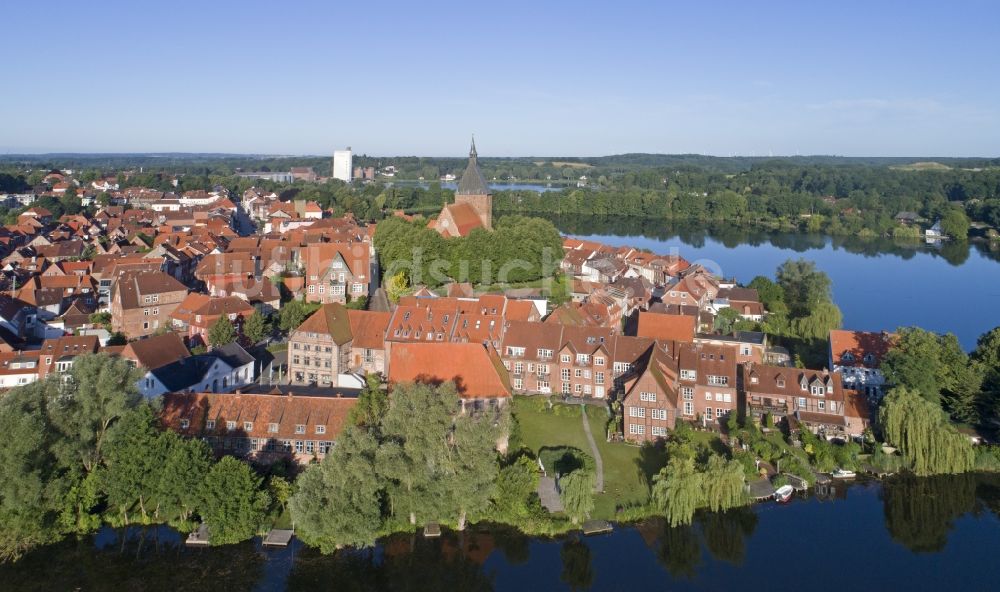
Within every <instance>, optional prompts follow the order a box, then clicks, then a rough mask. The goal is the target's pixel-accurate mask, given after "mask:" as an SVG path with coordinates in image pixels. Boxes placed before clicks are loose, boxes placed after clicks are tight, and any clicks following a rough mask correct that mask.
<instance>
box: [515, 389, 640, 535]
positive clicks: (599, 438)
mask: <svg viewBox="0 0 1000 592" xmlns="http://www.w3.org/2000/svg"><path fill="white" fill-rule="evenodd" d="M513 411H514V416H515V417H516V418H517V421H518V425H519V427H520V438H521V443H522V444H523V445H524V446H525V447H527V448H529V449H530V450H531V451H532V452H534V453H535V454H536V455H537V454H538V451H539V450H540V449H542V448H544V447H546V446H549V447H555V446H573V447H575V448H579V449H580V450H582V451H584V452H586V453H587V454H592V453H591V449H590V444H588V442H587V437H586V435H585V434H584V432H583V422H582V421H581V419H580V408H579V406H578V405H564V404H561V403H557V404H555V405H554V406H553V408H552V409H548V408H547V407H546V405H545V399H544V398H542V397H524V396H519V397H514V407H513ZM587 419H588V421H589V422H590V429H591V432H592V433H593V434H594V440H595V441H596V442H597V449H598V450H599V451H600V453H601V459H602V460H603V461H604V493H603V494H598V495H597V496H596V497H595V498H594V514H593V517H594V518H603V519H613V518H614V517H615V508H616V506H618V505H635V504H642V503H645V501H646V499H647V497H648V491H649V490H648V488H647V487H646V483H645V481H644V478H643V476H642V471H641V470H640V468H639V459H640V452H641V449H640V448H639V447H637V446H631V445H629V444H622V443H617V442H615V443H612V442H608V441H607V438H606V437H605V425H606V423H607V414H606V412H605V410H604V409H602V408H600V407H595V406H589V407H587Z"/></svg>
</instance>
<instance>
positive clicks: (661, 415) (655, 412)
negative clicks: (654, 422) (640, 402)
mask: <svg viewBox="0 0 1000 592" xmlns="http://www.w3.org/2000/svg"><path fill="white" fill-rule="evenodd" d="M649 412H650V416H651V417H652V418H653V419H661V420H666V419H667V410H666V409H650V410H649Z"/></svg>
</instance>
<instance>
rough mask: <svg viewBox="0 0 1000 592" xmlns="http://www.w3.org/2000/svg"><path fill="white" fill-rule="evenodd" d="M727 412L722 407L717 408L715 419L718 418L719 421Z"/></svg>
mask: <svg viewBox="0 0 1000 592" xmlns="http://www.w3.org/2000/svg"><path fill="white" fill-rule="evenodd" d="M725 412H726V410H725V409H723V408H722V407H717V408H716V409H715V417H716V419H718V418H720V417H722V416H723V414H725Z"/></svg>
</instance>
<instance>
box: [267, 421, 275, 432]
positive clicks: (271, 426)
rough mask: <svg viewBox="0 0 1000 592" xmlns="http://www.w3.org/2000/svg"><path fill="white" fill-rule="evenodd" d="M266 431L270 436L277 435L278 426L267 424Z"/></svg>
mask: <svg viewBox="0 0 1000 592" xmlns="http://www.w3.org/2000/svg"><path fill="white" fill-rule="evenodd" d="M267 431H268V432H269V433H271V434H277V433H278V424H276V423H269V424H267Z"/></svg>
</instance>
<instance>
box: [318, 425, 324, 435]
mask: <svg viewBox="0 0 1000 592" xmlns="http://www.w3.org/2000/svg"><path fill="white" fill-rule="evenodd" d="M316 433H317V434H325V433H326V426H325V425H323V424H318V425H317V426H316Z"/></svg>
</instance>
